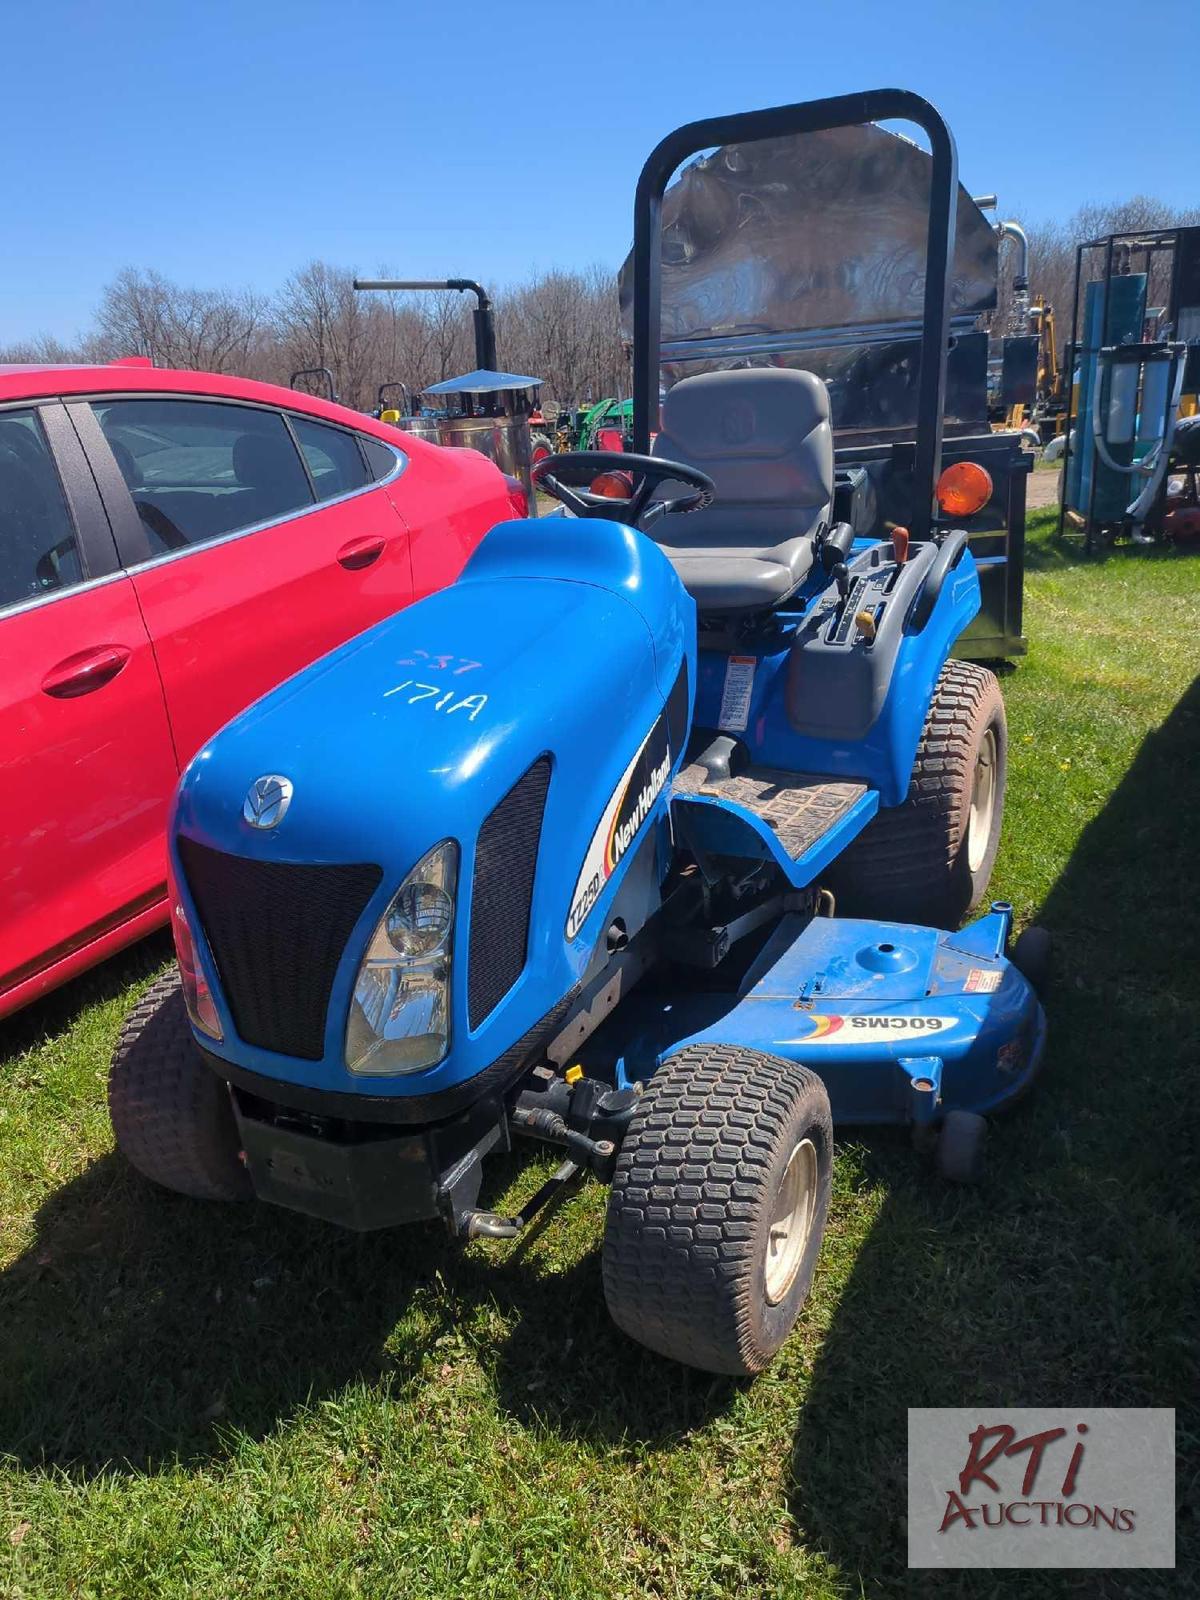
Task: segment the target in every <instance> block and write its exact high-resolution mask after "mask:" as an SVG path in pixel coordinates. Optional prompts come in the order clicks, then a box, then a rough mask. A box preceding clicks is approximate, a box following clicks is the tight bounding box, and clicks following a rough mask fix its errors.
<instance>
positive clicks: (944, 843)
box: [829, 661, 1008, 928]
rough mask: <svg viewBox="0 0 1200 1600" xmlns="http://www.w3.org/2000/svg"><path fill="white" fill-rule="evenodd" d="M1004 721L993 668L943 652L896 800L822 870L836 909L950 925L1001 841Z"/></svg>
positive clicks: (982, 887)
mask: <svg viewBox="0 0 1200 1600" xmlns="http://www.w3.org/2000/svg"><path fill="white" fill-rule="evenodd" d="M1007 775H1008V725H1007V722H1006V720H1005V716H1004V697H1003V696H1002V695H1001V693H1000V685H999V684H998V683H997V681H996V675H995V673H993V672H989V671H988V670H987V668H986V667H978V666H976V665H975V664H974V663H973V662H970V661H947V663H946V665H945V666H944V667H943V668H942V671H941V675H940V677H939V678H938V681H937V684H936V685H935V687H934V692H933V700H932V702H931V704H930V707H929V715H928V716H927V717H926V719H925V727H924V728H923V730H922V732H921V738H920V742H919V743H918V745H917V756H916V760H915V761H914V763H913V770H912V778H911V779H910V781H909V787H908V797H907V799H906V800H905V801H904V803H903V804H902V805H899V806H889V807H888V808H887V809H886V810H883V811H880V812H879V813H878V814H877V815H876V816H875V817H874V818H873V819H872V820H871V822H870V823H868V825H867V827H866V828H865V829H864V830H863V833H862V835H861V837H860V838H858V839H856V840H855V841H854V843H853V844H852V845H851V846H850V848H849V849H848V850H847V851H846V853H845V855H844V856H843V857H842V858H841V860H840V861H838V862H837V863H836V864H835V866H834V868H833V870H832V871H831V872H830V874H829V885H830V887H831V888H832V889H833V891H834V894H835V896H836V899H837V908H838V911H839V912H844V913H847V914H848V915H850V916H862V917H879V918H881V919H883V920H884V921H888V922H919V923H929V924H931V925H932V926H933V927H938V928H957V927H958V926H959V925H960V924H961V923H962V922H963V920H964V919H965V918H966V917H967V916H968V915H969V914H970V913H971V912H972V911H973V910H974V909H975V907H976V906H977V905H978V904H979V902H980V900H982V898H983V895H984V892H985V891H986V889H987V886H988V879H989V878H990V877H991V875H992V867H993V866H994V865H995V861H996V851H997V849H998V848H999V845H1000V826H1001V822H1002V819H1003V815H1004V789H1005V782H1006V779H1007Z"/></svg>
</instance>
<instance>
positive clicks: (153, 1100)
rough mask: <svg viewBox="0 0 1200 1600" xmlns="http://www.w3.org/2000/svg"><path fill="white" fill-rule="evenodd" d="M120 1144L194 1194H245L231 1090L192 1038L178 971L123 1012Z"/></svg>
mask: <svg viewBox="0 0 1200 1600" xmlns="http://www.w3.org/2000/svg"><path fill="white" fill-rule="evenodd" d="M108 1109H109V1114H110V1116H111V1117H112V1125H113V1132H114V1133H115V1135H116V1139H117V1147H118V1148H119V1149H120V1151H121V1153H122V1154H123V1155H124V1156H125V1157H126V1159H127V1160H128V1161H129V1162H130V1163H131V1164H132V1165H133V1166H135V1167H136V1168H137V1170H138V1171H139V1172H140V1173H142V1175H143V1176H144V1177H147V1178H150V1179H151V1180H152V1181H153V1182H154V1183H160V1184H162V1186H163V1187H164V1188H166V1189H174V1190H175V1191H176V1192H177V1193H179V1194H186V1195H191V1196H192V1197H193V1198H194V1199H197V1200H248V1199H249V1198H250V1196H251V1194H252V1192H253V1190H252V1185H251V1182H250V1176H249V1174H248V1173H247V1171H246V1169H245V1167H244V1166H243V1165H242V1163H241V1160H240V1159H239V1152H238V1136H237V1125H236V1123H235V1122H234V1117H233V1107H232V1106H231V1104H230V1102H229V1091H228V1089H226V1087H225V1085H224V1084H223V1083H222V1082H221V1080H220V1079H219V1078H218V1077H217V1076H216V1074H215V1073H214V1072H212V1071H211V1070H210V1069H209V1068H208V1067H207V1066H206V1065H205V1064H204V1059H203V1057H202V1056H201V1054H200V1052H199V1051H198V1050H197V1048H196V1044H195V1041H194V1039H193V1038H192V1030H191V1026H190V1024H189V1022H188V1017H187V1011H186V1009H185V1007H184V1003H183V990H182V989H181V988H180V985H179V974H178V972H176V971H172V972H169V973H167V974H166V975H165V976H164V977H161V978H159V980H158V981H157V983H154V984H152V985H151V986H150V988H149V989H148V990H147V991H146V994H145V995H144V997H143V998H142V999H141V1000H140V1001H139V1002H138V1004H137V1005H136V1006H134V1008H133V1010H132V1011H131V1012H130V1013H129V1015H128V1017H126V1019H125V1023H124V1025H123V1027H122V1028H121V1032H120V1035H119V1036H118V1038H117V1048H116V1050H115V1051H114V1052H113V1059H112V1066H111V1068H110V1069H109V1076H108Z"/></svg>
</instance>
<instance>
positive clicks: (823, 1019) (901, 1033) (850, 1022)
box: [780, 1011, 960, 1045]
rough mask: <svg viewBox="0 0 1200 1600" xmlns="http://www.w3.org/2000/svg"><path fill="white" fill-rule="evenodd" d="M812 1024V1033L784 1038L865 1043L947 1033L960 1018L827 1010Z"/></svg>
mask: <svg viewBox="0 0 1200 1600" xmlns="http://www.w3.org/2000/svg"><path fill="white" fill-rule="evenodd" d="M806 1020H807V1021H808V1022H810V1023H811V1024H812V1029H811V1031H810V1032H809V1033H805V1034H801V1036H800V1037H799V1038H798V1039H786V1040H781V1041H780V1042H781V1043H784V1044H798V1045H806V1044H827V1045H835V1044H862V1043H864V1041H866V1040H868V1039H914V1038H920V1039H928V1038H929V1037H930V1035H931V1034H935V1033H946V1032H948V1031H949V1029H951V1028H953V1027H954V1026H955V1025H956V1024H957V1023H958V1022H959V1020H960V1019H959V1018H958V1017H926V1016H921V1015H915V1016H909V1015H907V1014H905V1013H886V1014H880V1013H878V1012H861V1011H860V1012H857V1013H855V1014H854V1015H853V1016H848V1017H841V1016H835V1015H832V1014H830V1013H828V1012H822V1013H816V1012H814V1013H813V1015H812V1016H810V1017H808V1018H807V1019H806Z"/></svg>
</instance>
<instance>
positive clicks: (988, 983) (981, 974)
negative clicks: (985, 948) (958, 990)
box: [963, 967, 1000, 994]
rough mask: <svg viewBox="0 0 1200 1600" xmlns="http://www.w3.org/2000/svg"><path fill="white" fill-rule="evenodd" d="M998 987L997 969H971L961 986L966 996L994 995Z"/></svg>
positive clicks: (998, 971)
mask: <svg viewBox="0 0 1200 1600" xmlns="http://www.w3.org/2000/svg"><path fill="white" fill-rule="evenodd" d="M999 987H1000V969H999V968H998V967H972V968H971V970H970V972H968V973H967V981H966V983H965V984H964V985H963V988H964V990H965V991H966V993H967V994H995V992H996V990H997V989H998V988H999Z"/></svg>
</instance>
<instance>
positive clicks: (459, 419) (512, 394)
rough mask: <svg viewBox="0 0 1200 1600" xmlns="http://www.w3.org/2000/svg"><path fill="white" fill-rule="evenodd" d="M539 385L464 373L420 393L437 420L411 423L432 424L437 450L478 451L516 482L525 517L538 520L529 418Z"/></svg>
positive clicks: (509, 374)
mask: <svg viewBox="0 0 1200 1600" xmlns="http://www.w3.org/2000/svg"><path fill="white" fill-rule="evenodd" d="M541 382H542V380H541V379H540V378H523V377H520V376H519V375H518V374H516V373H513V372H488V371H482V370H481V371H476V372H467V373H464V374H463V376H462V377H461V378H447V379H446V381H445V382H444V383H435V384H434V385H433V386H432V388H429V389H426V390H425V391H424V395H425V398H427V399H431V400H433V401H434V403H435V405H437V406H438V412H437V415H436V416H435V417H432V418H431V417H414V418H411V419H410V420H411V421H413V422H421V423H430V422H431V423H432V424H433V426H434V427H435V429H436V437H437V442H438V444H442V445H451V446H459V447H460V448H464V447H465V448H466V449H468V450H479V451H481V452H482V453H483V454H484V455H485V456H487V457H488V458H489V459H490V460H492V461H494V462H495V463H496V465H497V466H498V467H499V468H500V470H501V472H507V473H508V475H509V477H511V478H516V479H518V481H519V482H520V483H521V484H522V485H523V487H524V489H525V493H526V495H527V496H528V499H529V514H530V516H536V515H537V496H536V495H535V493H534V490H533V483H532V480H531V478H530V471H531V468H532V464H533V457H532V446H531V443H530V432H529V418H530V415H531V414H532V412H533V411H534V409H535V407H536V406H537V404H538V396H539V390H540V387H541ZM409 431H410V432H416V429H415V428H414V429H410V430H409Z"/></svg>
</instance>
